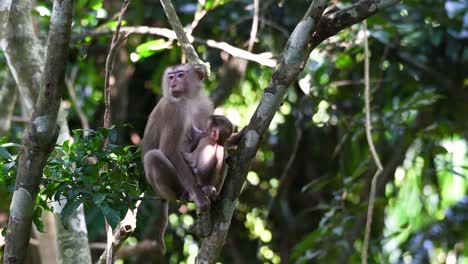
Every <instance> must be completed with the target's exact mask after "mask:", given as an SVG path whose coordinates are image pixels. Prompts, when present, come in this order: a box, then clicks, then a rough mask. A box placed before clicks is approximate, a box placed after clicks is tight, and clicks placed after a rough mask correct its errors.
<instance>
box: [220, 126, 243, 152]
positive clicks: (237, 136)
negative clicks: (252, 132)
mask: <svg viewBox="0 0 468 264" xmlns="http://www.w3.org/2000/svg"><path fill="white" fill-rule="evenodd" d="M246 128H247V127H244V128H242V129H241V131H239V132H237V133H232V135H231V136H230V137H229V138H228V139H226V142H225V144H224V145H225V146H226V147H227V148H229V147H233V146H237V144H239V141H240V140H241V138H242V137H243V136H244V134H245V130H246Z"/></svg>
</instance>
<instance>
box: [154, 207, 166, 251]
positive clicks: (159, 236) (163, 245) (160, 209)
mask: <svg viewBox="0 0 468 264" xmlns="http://www.w3.org/2000/svg"><path fill="white" fill-rule="evenodd" d="M156 212H161V217H160V219H159V221H158V223H157V225H158V226H159V228H158V233H157V237H156V239H157V242H158V246H159V247H160V250H161V253H162V254H163V255H164V254H165V253H166V243H165V242H164V234H165V233H166V228H167V224H168V213H169V203H168V201H167V200H162V199H161V200H160V201H157V202H156Z"/></svg>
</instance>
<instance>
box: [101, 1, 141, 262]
mask: <svg viewBox="0 0 468 264" xmlns="http://www.w3.org/2000/svg"><path fill="white" fill-rule="evenodd" d="M129 4H130V1H129V0H124V2H123V4H122V8H121V9H120V14H119V18H118V21H117V27H116V28H115V31H114V34H112V40H111V44H110V48H109V53H108V54H107V58H106V68H105V71H106V74H105V78H104V103H105V110H104V125H103V126H104V128H110V117H111V95H110V77H111V74H112V69H113V68H114V62H115V56H116V54H117V52H118V51H119V48H120V45H121V44H122V43H123V42H124V41H125V39H127V37H128V34H122V35H121V34H120V27H121V26H122V19H123V16H124V14H125V11H127V8H128V5H129ZM108 144H109V139H108V138H106V140H105V142H104V146H103V149H106V148H107V146H108ZM105 168H107V165H106V166H105ZM104 220H105V221H104V222H105V227H106V235H107V245H106V250H105V251H104V253H103V254H102V255H101V257H100V258H99V261H98V263H104V260H105V262H106V263H107V264H111V263H112V255H113V252H114V248H117V249H118V248H120V247H121V246H122V244H123V242H124V241H125V240H126V239H127V238H128V236H129V235H130V234H131V233H132V232H133V229H132V228H131V226H130V227H128V226H123V227H122V228H120V232H117V233H116V235H115V236H113V235H112V227H111V226H110V225H109V223H108V222H107V218H106V217H104ZM127 227H128V228H127ZM120 234H128V235H125V236H122V237H121V236H120ZM117 235H119V236H117ZM116 236H117V237H116ZM120 238H122V240H120ZM116 239H119V240H116Z"/></svg>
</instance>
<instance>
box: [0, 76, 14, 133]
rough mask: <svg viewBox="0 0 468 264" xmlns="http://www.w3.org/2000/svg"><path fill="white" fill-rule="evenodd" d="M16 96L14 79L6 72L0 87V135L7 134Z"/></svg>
mask: <svg viewBox="0 0 468 264" xmlns="http://www.w3.org/2000/svg"><path fill="white" fill-rule="evenodd" d="M16 98H17V92H16V85H15V80H14V79H13V77H12V76H11V74H10V73H8V74H7V76H6V77H5V80H4V81H3V85H2V87H0V137H4V136H6V135H7V134H8V131H9V130H10V125H11V117H12V116H13V110H14V109H15V104H16Z"/></svg>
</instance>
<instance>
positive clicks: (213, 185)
mask: <svg viewBox="0 0 468 264" xmlns="http://www.w3.org/2000/svg"><path fill="white" fill-rule="evenodd" d="M232 132H233V126H232V123H231V122H230V121H229V119H227V118H226V117H224V116H221V115H212V116H210V118H209V119H208V122H207V125H206V129H205V131H200V130H198V129H197V128H195V127H192V137H193V139H192V140H193V142H194V143H195V144H196V142H198V144H197V146H196V148H195V150H194V151H193V152H191V153H184V158H185V160H186V161H187V163H188V164H189V165H190V167H191V168H192V171H193V173H194V174H195V177H196V178H197V183H198V184H199V185H200V186H202V191H203V192H204V193H205V194H206V195H207V196H208V197H209V198H210V200H211V201H213V200H215V199H216V198H217V196H218V195H219V192H220V191H221V188H222V186H223V183H224V179H225V176H226V173H225V171H224V168H225V166H224V165H225V162H224V161H225V159H226V151H225V149H224V147H225V144H226V142H227V140H228V139H229V138H230V136H231V134H232Z"/></svg>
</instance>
